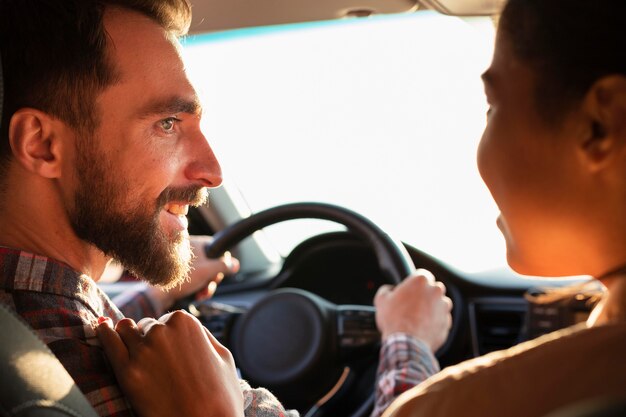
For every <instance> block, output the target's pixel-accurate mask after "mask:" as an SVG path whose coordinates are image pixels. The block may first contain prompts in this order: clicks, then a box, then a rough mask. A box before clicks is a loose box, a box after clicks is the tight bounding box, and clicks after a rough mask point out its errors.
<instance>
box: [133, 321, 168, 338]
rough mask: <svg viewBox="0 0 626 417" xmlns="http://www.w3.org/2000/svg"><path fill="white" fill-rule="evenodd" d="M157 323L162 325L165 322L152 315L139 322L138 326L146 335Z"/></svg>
mask: <svg viewBox="0 0 626 417" xmlns="http://www.w3.org/2000/svg"><path fill="white" fill-rule="evenodd" d="M155 325H156V326H162V325H163V324H162V323H160V322H159V321H158V320H157V319H154V318H152V317H145V318H143V319H141V320H139V321H138V322H137V328H138V329H139V332H140V333H141V334H142V335H144V336H145V335H146V334H148V332H149V331H150V329H151V328H152V327H153V326H155Z"/></svg>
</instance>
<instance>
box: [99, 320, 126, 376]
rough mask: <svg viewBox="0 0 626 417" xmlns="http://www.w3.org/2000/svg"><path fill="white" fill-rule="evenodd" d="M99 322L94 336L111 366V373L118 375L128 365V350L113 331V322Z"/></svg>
mask: <svg viewBox="0 0 626 417" xmlns="http://www.w3.org/2000/svg"><path fill="white" fill-rule="evenodd" d="M99 322H100V324H99V325H98V327H96V335H97V336H98V339H99V340H100V343H101V344H102V349H104V353H105V354H106V356H107V358H109V361H110V362H111V365H112V366H113V371H114V372H115V373H118V372H119V371H120V370H122V369H124V368H126V367H127V365H128V361H129V354H128V348H127V347H126V345H125V344H124V341H122V338H121V337H120V335H119V334H118V333H117V332H116V331H115V329H113V322H112V321H111V319H110V318H108V317H106V318H101V319H100V320H99Z"/></svg>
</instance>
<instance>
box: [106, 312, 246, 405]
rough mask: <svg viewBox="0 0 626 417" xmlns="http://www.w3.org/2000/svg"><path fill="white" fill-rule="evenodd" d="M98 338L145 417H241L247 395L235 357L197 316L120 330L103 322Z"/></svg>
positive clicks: (179, 315)
mask: <svg viewBox="0 0 626 417" xmlns="http://www.w3.org/2000/svg"><path fill="white" fill-rule="evenodd" d="M96 331H97V334H98V338H99V339H100V342H101V343H102V346H103V348H104V351H105V353H106V355H107V357H108V358H109V361H110V362H111V364H112V366H113V371H114V372H115V375H116V377H117V380H118V382H119V384H120V386H121V388H122V391H123V392H124V394H125V395H126V397H127V398H128V400H129V401H130V404H131V406H132V407H133V410H134V411H135V413H137V414H138V415H139V416H141V417H171V416H186V417H195V416H197V417H211V416H215V417H242V416H243V415H244V413H243V406H244V401H243V394H242V392H241V388H240V385H239V379H238V377H237V371H236V369H235V362H234V360H233V357H232V355H231V353H230V352H229V351H228V349H226V348H225V347H224V346H222V345H221V344H220V343H219V342H218V341H217V340H216V339H215V338H214V337H213V335H211V333H210V332H209V331H208V330H207V329H206V328H205V327H204V326H202V324H201V323H200V322H199V321H198V320H197V319H196V318H195V317H193V316H192V315H190V314H188V313H186V312H184V311H175V312H172V313H169V314H166V315H164V316H163V317H161V318H160V319H159V320H156V319H152V318H147V319H143V320H141V321H139V322H138V323H137V324H135V322H134V321H133V320H131V319H123V320H121V321H120V322H119V323H118V324H117V326H116V327H115V329H114V328H113V324H112V322H111V320H110V319H108V318H101V319H100V324H99V326H98V327H97V329H96Z"/></svg>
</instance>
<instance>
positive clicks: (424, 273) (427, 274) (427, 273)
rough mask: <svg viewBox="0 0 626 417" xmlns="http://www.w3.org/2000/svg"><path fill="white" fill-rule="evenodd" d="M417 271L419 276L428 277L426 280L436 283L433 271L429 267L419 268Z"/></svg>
mask: <svg viewBox="0 0 626 417" xmlns="http://www.w3.org/2000/svg"><path fill="white" fill-rule="evenodd" d="M415 273H416V274H417V275H418V276H422V277H424V278H426V280H427V281H428V282H429V283H431V284H434V283H435V276H434V275H433V273H432V272H430V271H429V270H428V269H424V268H419V269H417V270H416V271H415Z"/></svg>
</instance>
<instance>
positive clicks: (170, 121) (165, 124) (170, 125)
mask: <svg viewBox="0 0 626 417" xmlns="http://www.w3.org/2000/svg"><path fill="white" fill-rule="evenodd" d="M177 121H178V119H177V118H175V117H168V118H167V119H163V120H161V121H160V122H159V125H160V127H161V129H163V131H165V132H166V133H170V132H172V131H173V130H174V127H175V126H176V122H177Z"/></svg>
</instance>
